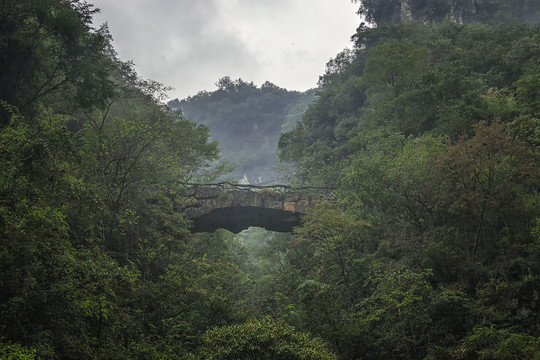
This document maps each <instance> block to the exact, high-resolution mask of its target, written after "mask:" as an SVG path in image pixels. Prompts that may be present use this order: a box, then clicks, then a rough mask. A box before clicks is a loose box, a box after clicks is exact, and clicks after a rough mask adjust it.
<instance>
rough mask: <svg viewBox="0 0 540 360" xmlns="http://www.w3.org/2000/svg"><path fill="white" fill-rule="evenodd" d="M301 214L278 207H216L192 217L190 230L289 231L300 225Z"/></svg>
mask: <svg viewBox="0 0 540 360" xmlns="http://www.w3.org/2000/svg"><path fill="white" fill-rule="evenodd" d="M301 216H302V215H301V214H299V213H296V212H292V211H285V210H279V209H267V208H263V207H255V206H236V207H228V208H218V209H214V210H212V211H210V212H209V213H206V214H204V215H201V216H198V217H194V218H192V219H191V220H192V221H193V227H192V229H191V230H192V232H194V233H199V232H214V231H216V230H217V229H220V228H221V229H226V230H229V231H231V232H233V233H235V234H238V233H239V232H241V231H242V230H245V229H248V228H249V227H252V226H254V227H261V228H264V229H266V230H269V231H277V232H291V231H292V229H293V227H295V226H298V225H300V221H301Z"/></svg>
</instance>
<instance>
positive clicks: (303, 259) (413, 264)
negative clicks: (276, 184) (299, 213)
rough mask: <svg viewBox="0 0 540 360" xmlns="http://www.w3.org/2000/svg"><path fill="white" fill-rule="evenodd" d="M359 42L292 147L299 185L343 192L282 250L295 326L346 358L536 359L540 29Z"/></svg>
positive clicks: (437, 30) (401, 32)
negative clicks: (317, 185)
mask: <svg viewBox="0 0 540 360" xmlns="http://www.w3.org/2000/svg"><path fill="white" fill-rule="evenodd" d="M363 3H364V4H368V5H369V4H371V2H367V1H366V2H363ZM373 3H377V4H381V5H382V4H388V3H390V1H379V2H373ZM426 3H427V2H426ZM432 3H434V2H432ZM439 3H444V1H442V2H439ZM479 3H480V2H479ZM531 4H532V3H531ZM534 4H537V3H536V2H535V3H534ZM523 10H525V9H523ZM365 11H368V12H369V11H375V10H374V8H367V9H366V10H365ZM373 14H375V13H373ZM373 19H374V20H379V18H377V17H376V16H375V15H373ZM354 40H355V44H356V47H355V49H354V50H352V51H346V52H343V53H341V54H340V55H338V56H337V57H336V58H335V59H334V60H333V61H332V62H331V63H330V64H329V67H328V69H327V72H326V74H325V75H324V77H323V78H322V79H321V88H320V91H319V93H318V96H317V101H316V102H315V103H314V104H313V105H312V106H310V108H309V109H308V111H307V113H306V115H305V117H304V119H303V122H302V123H301V124H299V125H298V126H297V127H296V128H295V129H294V130H293V131H291V132H288V133H285V134H283V135H282V137H281V139H280V157H281V159H282V160H284V161H287V162H290V163H291V164H293V165H294V168H295V169H296V170H297V173H296V176H295V177H294V179H293V180H294V181H297V182H300V183H302V182H307V183H311V184H313V183H315V184H327V185H335V186H337V188H338V190H337V191H336V193H335V201H333V202H332V203H326V204H321V206H320V207H319V208H317V209H316V210H315V211H314V212H313V213H312V214H311V215H310V216H309V217H308V218H307V219H306V222H305V224H304V225H303V227H301V228H299V229H298V230H297V232H296V235H295V236H294V240H293V241H290V242H289V243H287V244H286V245H285V244H281V245H279V244H277V243H275V244H274V246H276V247H277V249H276V252H277V253H279V254H281V255H280V256H281V263H280V266H281V268H275V270H274V271H275V273H273V274H272V276H273V277H274V278H275V279H280V280H281V282H279V281H277V280H276V283H277V284H280V286H278V287H277V289H276V293H279V294H280V295H279V299H280V301H285V304H291V306H292V307H291V308H289V311H288V313H287V319H288V321H289V322H290V323H291V324H294V325H295V326H297V327H298V328H300V329H303V330H306V331H310V332H312V333H313V334H316V335H318V336H321V337H322V338H323V339H325V340H327V341H328V342H329V343H331V344H332V345H333V349H335V350H336V352H337V353H338V354H339V355H340V357H341V358H344V359H357V358H362V359H537V358H538V357H539V356H540V338H539V336H540V312H539V311H540V302H539V301H540V285H539V284H540V267H539V264H540V261H539V260H540V259H539V254H540V240H539V235H540V221H539V220H538V219H537V218H538V216H539V214H540V202H539V200H540V198H539V196H538V185H539V181H540V172H539V171H540V167H539V165H540V163H539V160H540V149H539V147H538V146H539V145H540V142H539V141H540V137H539V134H540V133H539V131H540V102H539V99H540V27H538V26H531V25H520V24H500V25H497V26H492V25H485V24H479V23H474V24H469V25H459V24H456V23H454V22H442V23H440V24H437V25H431V24H430V25H424V24H420V23H416V22H412V21H411V22H406V23H397V24H384V23H381V22H379V23H378V26H377V27H376V28H373V29H368V28H365V27H361V28H360V29H359V32H358V33H357V34H356V35H355V36H354ZM273 256H277V255H275V254H274V255H273ZM281 284H283V285H281ZM283 298H285V299H286V300H283ZM329 304H332V306H329ZM278 311H282V312H284V311H286V310H285V308H282V309H280V310H278Z"/></svg>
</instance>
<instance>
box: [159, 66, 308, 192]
mask: <svg viewBox="0 0 540 360" xmlns="http://www.w3.org/2000/svg"><path fill="white" fill-rule="evenodd" d="M216 85H217V87H218V89H217V90H216V91H213V92H206V91H202V92H200V93H198V94H197V95H195V96H190V97H188V98H187V99H184V100H182V101H179V100H178V99H175V100H173V101H170V102H169V103H168V105H169V106H170V107H171V108H172V109H176V110H182V113H183V114H184V116H186V117H187V118H189V119H190V120H194V121H197V122H199V123H201V124H203V125H205V126H208V128H209V129H210V133H211V135H212V138H213V139H215V140H217V141H218V142H219V146H220V150H221V153H222V155H223V157H224V159H225V160H226V161H227V162H228V163H229V164H230V165H232V166H233V167H234V170H233V171H232V172H231V173H230V174H228V175H227V176H225V177H224V179H227V180H234V181H247V182H248V183H250V184H258V183H268V182H273V183H276V182H278V181H277V180H278V179H279V173H278V172H277V171H276V170H277V167H278V158H277V155H276V151H277V143H278V139H279V135H280V134H281V131H282V129H284V130H290V129H292V128H293V127H294V126H295V125H296V123H297V122H299V121H300V120H302V115H303V114H304V112H305V111H306V109H307V107H308V105H309V104H310V103H311V102H312V101H313V99H314V97H315V90H308V91H306V92H305V93H300V92H297V91H287V90H285V89H282V88H280V87H278V86H276V85H274V84H272V83H270V82H266V83H264V84H262V86H261V87H260V88H258V87H256V86H255V85H253V83H248V82H245V81H243V80H242V79H238V80H234V81H233V80H231V79H230V78H229V77H228V76H226V77H223V78H221V79H219V80H218V82H217V83H216Z"/></svg>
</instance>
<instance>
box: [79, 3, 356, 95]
mask: <svg viewBox="0 0 540 360" xmlns="http://www.w3.org/2000/svg"><path fill="white" fill-rule="evenodd" d="M89 2H90V3H93V4H94V5H95V6H96V7H98V8H100V9H101V13H100V14H97V15H96V16H95V17H94V26H96V27H97V26H99V25H100V24H103V23H105V22H107V23H108V25H109V29H110V32H111V34H112V36H113V38H114V42H113V44H114V47H115V49H116V51H117V52H118V54H119V56H120V58H121V59H123V60H132V61H133V62H134V63H135V65H136V70H137V72H138V73H139V75H140V76H142V77H144V78H148V79H152V80H156V81H159V82H161V83H163V84H164V85H167V86H172V87H173V88H175V89H174V90H173V91H171V92H170V94H169V97H170V98H171V99H174V98H180V99H182V98H185V97H187V96H189V95H195V94H196V93H197V92H199V91H201V90H210V91H213V90H215V89H216V87H215V85H214V83H215V82H216V81H217V80H218V79H219V78H221V77H223V76H227V75H228V76H230V77H231V78H233V79H237V78H242V79H243V80H246V81H253V82H254V83H255V84H256V85H261V84H262V83H263V82H265V81H270V82H272V83H274V84H276V85H278V86H281V87H284V88H286V89H289V90H307V89H309V88H312V87H315V86H316V84H317V81H318V78H319V75H321V74H323V73H324V69H325V65H326V63H327V62H328V60H329V59H330V58H332V57H334V56H335V55H336V54H337V53H338V52H340V51H341V50H343V49H344V48H346V47H351V43H350V37H351V35H353V34H354V33H355V30H356V28H357V27H358V25H359V24H360V18H359V17H358V15H357V14H356V9H357V5H355V4H351V1H349V0H89Z"/></svg>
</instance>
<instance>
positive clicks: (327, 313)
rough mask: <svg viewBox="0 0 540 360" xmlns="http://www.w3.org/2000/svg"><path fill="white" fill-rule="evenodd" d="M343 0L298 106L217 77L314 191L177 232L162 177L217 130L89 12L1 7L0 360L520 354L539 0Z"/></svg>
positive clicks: (531, 234) (539, 259)
mask: <svg viewBox="0 0 540 360" xmlns="http://www.w3.org/2000/svg"><path fill="white" fill-rule="evenodd" d="M343 1H345V0H343ZM357 2H358V3H359V6H360V8H359V13H361V14H363V16H365V19H366V21H368V22H369V23H368V24H367V25H366V24H362V25H360V26H359V28H358V31H357V33H356V34H354V36H353V41H354V47H353V49H352V50H345V51H343V52H342V53H340V54H338V55H337V56H336V57H335V58H334V59H333V60H331V61H330V62H329V63H328V66H327V69H326V72H325V74H323V75H322V76H321V78H320V80H319V88H318V89H317V93H316V96H315V101H314V102H313V103H312V104H311V105H310V106H309V107H308V109H307V111H306V113H305V115H304V116H303V119H302V121H301V122H299V123H298V124H296V123H297V120H298V119H299V114H301V113H302V112H303V110H302V109H303V108H305V107H306V106H307V103H308V101H307V100H306V98H304V100H306V101H304V100H302V99H303V98H302V95H301V94H299V93H294V92H288V91H287V90H284V89H280V88H278V87H277V86H275V85H272V84H269V83H268V84H266V85H263V86H261V88H257V87H255V86H253V85H252V84H250V83H245V82H243V81H241V80H236V81H231V80H230V79H229V78H223V79H224V80H223V81H220V82H218V84H219V83H221V84H222V85H225V83H228V84H231V86H233V88H234V89H238V92H240V89H244V88H245V90H246V91H247V92H248V93H252V95H249V96H251V99H252V100H251V101H252V102H253V103H256V107H255V108H258V109H260V108H262V107H263V106H264V102H266V101H268V103H269V104H272V106H273V104H274V103H273V102H272V101H275V102H283V103H286V104H287V105H283V106H281V105H280V107H279V111H278V112H280V116H281V117H280V121H274V120H273V119H274V118H273V116H274V113H273V112H272V111H271V110H269V111H268V112H266V113H265V114H267V115H268V117H269V118H272V120H271V121H270V120H269V121H268V123H266V122H264V124H265V125H264V126H268V129H270V128H272V131H273V133H272V134H273V135H271V136H275V134H276V132H280V131H283V133H282V134H281V137H280V139H279V157H280V159H281V161H282V163H283V166H284V167H286V168H287V174H288V176H289V179H290V181H291V183H292V184H299V185H300V184H302V185H305V184H307V185H324V186H330V187H335V191H334V192H333V194H332V196H331V197H330V198H328V199H326V200H324V201H321V202H320V203H319V205H318V206H317V207H316V208H314V209H313V210H312V212H311V213H310V214H308V215H307V216H306V217H305V219H304V223H303V225H302V226H301V227H299V228H297V229H296V230H295V231H294V232H293V233H292V234H280V233H267V232H265V231H263V230H262V229H257V228H251V229H249V230H247V231H246V232H243V233H241V234H239V235H238V236H235V235H233V234H232V233H230V232H227V231H225V230H218V231H216V232H215V233H213V234H208V233H205V234H191V232H190V227H189V225H190V224H189V221H188V220H186V219H185V218H184V215H183V214H182V212H180V211H179V210H178V208H179V207H178V206H177V205H175V202H174V201H173V199H174V198H175V196H174V195H175V193H177V192H178V191H180V190H181V187H182V183H183V182H186V181H212V180H213V179H217V178H219V177H221V176H224V174H223V173H222V170H223V167H219V166H218V167H216V166H215V164H216V162H219V160H220V154H219V145H218V143H217V142H215V141H212V140H211V138H210V131H209V129H208V127H207V126H205V125H201V124H197V123H195V122H193V121H191V120H188V119H187V118H186V117H185V114H183V113H182V112H181V111H175V110H173V109H171V108H170V107H169V106H166V105H165V104H164V103H163V102H164V100H165V97H164V96H165V94H166V91H167V89H166V88H164V87H163V86H162V85H160V84H158V83H156V82H153V81H151V80H145V79H141V78H140V77H139V76H138V75H137V74H136V73H135V71H134V70H133V65H132V64H131V63H129V62H124V61H121V60H119V59H118V56H117V54H116V53H115V50H114V48H113V47H112V45H111V35H110V34H109V32H108V29H107V27H106V26H102V27H100V28H94V27H93V26H92V15H93V14H94V12H95V10H94V8H93V7H92V6H91V5H88V4H87V3H85V2H84V1H78V0H69V1H68V0H39V1H38V0H30V1H18V0H6V1H3V2H2V3H1V4H0V34H1V41H0V50H1V51H0V96H1V98H0V101H1V107H0V358H2V359H4V358H5V359H284V360H285V359H287V360H288V359H321V360H322V359H347V360H348V359H351V360H353V359H443V360H444V359H485V360H488V359H501V360H502V359H538V358H539V357H540V285H539V284H540V220H539V219H540V211H539V210H540V209H539V207H540V198H539V194H538V186H539V182H540V166H539V165H540V164H539V162H540V149H539V145H540V27H539V26H538V25H533V24H532V22H533V21H534V20H536V19H538V17H537V15H538V11H539V5H538V2H537V1H532V0H531V1H528V0H519V1H516V2H507V1H503V0H483V1H480V0H476V1H473V0H470V1H446V0H422V1H420V0H418V1H417V0H401V1H399V0H361V1H357ZM396 14H397V15H396ZM403 15H404V16H403ZM222 91H225V90H224V89H221V88H218V90H217V91H216V92H212V93H200V94H199V95H196V96H194V97H192V98H189V99H187V100H186V103H185V104H183V105H182V106H181V107H182V108H183V110H184V112H185V113H186V114H187V113H188V110H187V106H188V103H189V102H190V101H195V100H197V99H203V100H204V101H207V100H208V101H207V103H208V104H212V106H215V107H216V108H215V109H213V110H212V111H213V113H212V114H216V116H218V115H219V114H221V113H224V112H227V111H231V108H232V107H233V106H232V105H231V103H232V101H234V99H235V97H234V96H232V97H231V96H230V94H228V95H227V100H223V102H222V103H221V104H222V105H219V104H220V101H217V100H216V99H217V97H218V96H219V95H220V94H221V95H223V94H222ZM234 91H235V92H236V91H237V90H234ZM225 92H226V91H225ZM264 92H268V93H269V94H270V95H271V96H269V97H257V96H255V95H254V94H255V93H257V94H260V93H264ZM281 95H283V97H281ZM285 95H287V96H285ZM249 96H248V95H246V97H249ZM236 99H242V101H244V100H245V97H244V98H242V97H240V96H238V97H237V98H236ZM210 100H211V101H210ZM184 105H185V106H186V107H185V108H184ZM239 106H240V107H241V108H244V107H245V106H244V105H243V104H242V105H239ZM205 116H206V115H205ZM219 116H221V115H219ZM276 116H277V115H276ZM283 116H285V119H286V120H285V121H284V120H283ZM220 119H224V117H223V118H220ZM242 119H243V120H242ZM242 119H239V123H237V124H235V126H236V125H238V126H240V128H241V129H242V130H247V127H245V124H244V123H243V121H244V120H246V119H251V118H248V116H247V115H246V116H245V117H244V118H242ZM198 120H199V121H202V120H201V119H198ZM240 120H241V121H240ZM208 121H210V120H208ZM261 124H262V122H261ZM295 124H296V125H295ZM258 125H259V124H258ZM208 126H214V125H213V124H211V123H208ZM261 126H262V125H261ZM257 136H262V133H261V134H259V135H257Z"/></svg>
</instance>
